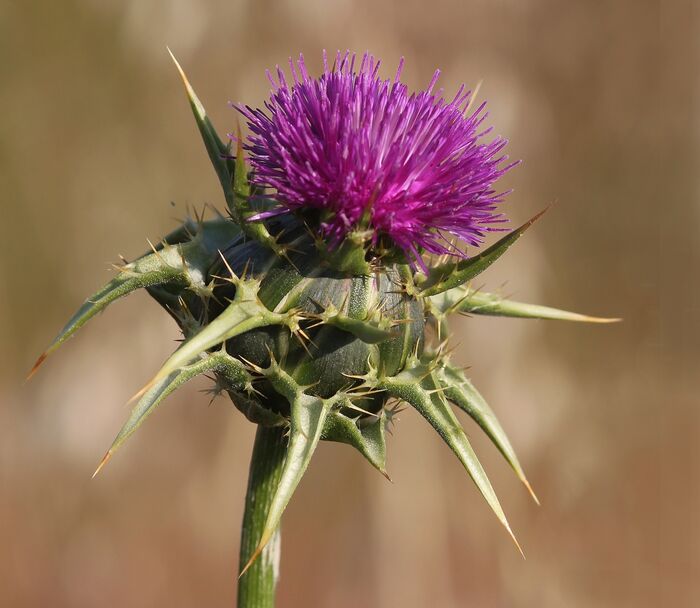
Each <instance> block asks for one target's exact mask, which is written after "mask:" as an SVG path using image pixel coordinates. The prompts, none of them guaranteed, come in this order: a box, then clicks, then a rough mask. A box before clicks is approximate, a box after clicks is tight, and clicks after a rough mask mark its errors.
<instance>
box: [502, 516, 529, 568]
mask: <svg viewBox="0 0 700 608" xmlns="http://www.w3.org/2000/svg"><path fill="white" fill-rule="evenodd" d="M503 525H504V526H505V528H506V530H508V534H510V537H511V538H512V539H513V542H514V543H515V546H516V547H517V548H518V551H519V552H520V555H522V558H523V559H525V553H523V549H522V547H521V546H520V543H519V542H518V539H517V538H515V534H513V530H511V529H510V524H509V523H508V522H507V521H506V520H505V519H504V520H503Z"/></svg>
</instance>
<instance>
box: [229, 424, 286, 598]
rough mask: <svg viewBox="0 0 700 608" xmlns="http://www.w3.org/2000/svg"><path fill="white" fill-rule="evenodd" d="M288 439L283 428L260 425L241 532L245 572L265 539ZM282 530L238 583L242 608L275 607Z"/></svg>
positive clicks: (251, 462)
mask: <svg viewBox="0 0 700 608" xmlns="http://www.w3.org/2000/svg"><path fill="white" fill-rule="evenodd" d="M286 454H287V440H286V439H285V437H284V429H283V428H280V427H264V426H258V432H257V434H256V435H255V445H254V446H253V455H252V457H251V459H250V473H249V475H248V491H247V493H246V497H245V513H244V514H243V526H242V530H241V553H240V567H241V569H242V568H243V567H244V566H245V565H246V564H247V563H248V560H249V559H250V557H251V555H253V553H254V552H255V549H256V548H257V546H258V542H259V541H260V537H261V536H262V532H263V528H264V526H265V520H266V519H267V514H268V511H269V509H270V503H271V502H272V497H273V496H274V493H275V490H276V489H277V485H278V484H279V480H280V475H281V473H282V467H283V465H284V459H285V456H286ZM279 559H280V531H279V529H278V530H277V531H276V532H275V535H274V536H273V537H272V539H271V540H270V542H269V543H268V545H267V546H266V547H265V548H264V549H263V551H262V553H261V554H260V556H259V557H258V559H256V560H255V561H254V562H253V564H252V565H251V566H250V568H248V570H247V571H246V573H245V574H244V575H243V576H242V577H241V578H240V580H239V581H238V608H274V605H275V588H276V587H277V580H278V578H279Z"/></svg>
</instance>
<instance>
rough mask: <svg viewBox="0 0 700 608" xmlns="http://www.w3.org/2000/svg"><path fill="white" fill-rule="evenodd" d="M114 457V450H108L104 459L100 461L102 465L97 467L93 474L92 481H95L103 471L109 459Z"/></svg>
mask: <svg viewBox="0 0 700 608" xmlns="http://www.w3.org/2000/svg"><path fill="white" fill-rule="evenodd" d="M111 457H112V450H107V452H106V453H105V455H104V456H103V457H102V460H100V464H98V465H97V468H96V469H95V472H94V473H93V474H92V477H91V478H90V479H95V477H96V476H97V474H98V473H99V472H100V471H101V470H102V467H104V466H105V465H106V464H107V462H108V461H109V459H110V458H111Z"/></svg>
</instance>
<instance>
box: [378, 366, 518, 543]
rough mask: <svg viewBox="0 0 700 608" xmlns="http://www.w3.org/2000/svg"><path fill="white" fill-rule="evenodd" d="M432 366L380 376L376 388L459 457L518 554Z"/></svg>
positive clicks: (487, 482) (492, 491)
mask: <svg viewBox="0 0 700 608" xmlns="http://www.w3.org/2000/svg"><path fill="white" fill-rule="evenodd" d="M433 367H434V366H433V364H432V362H430V363H428V364H422V365H419V366H417V367H415V368H413V369H407V370H404V371H403V372H401V373H400V374H398V375H397V376H393V377H387V378H384V379H381V380H380V381H379V385H378V388H382V389H384V390H386V391H387V392H388V394H389V395H391V396H392V397H396V398H398V399H401V400H403V401H405V402H406V403H408V404H409V405H411V406H412V407H413V408H414V409H415V410H417V411H418V412H419V413H420V414H421V415H422V416H423V417H424V418H425V419H426V420H427V421H428V422H429V423H430V424H431V426H432V427H433V428H434V429H435V430H436V431H437V432H438V434H439V435H440V436H441V437H442V438H443V440H444V441H445V443H446V444H447V445H448V446H449V447H450V448H451V449H452V451H453V452H454V453H455V455H456V456H457V458H459V460H460V462H461V463H462V465H463V466H464V468H465V469H466V470H467V472H468V473H469V475H470V477H471V478H472V480H473V481H474V483H475V484H476V487H477V488H478V489H479V491H480V492H481V495H482V496H483V497H484V499H485V500H486V502H487V503H488V505H489V506H490V507H491V509H492V511H493V512H494V513H495V514H496V517H498V519H499V521H500V522H501V524H503V526H504V527H505V529H506V530H507V531H508V533H509V534H510V536H511V538H512V539H513V541H514V542H515V545H516V546H517V547H518V550H519V551H520V552H521V553H522V549H520V545H519V544H518V541H517V540H516V539H515V535H514V534H513V531H512V530H511V528H510V525H509V524H508V520H507V519H506V516H505V513H504V512H503V509H502V508H501V504H500V503H499V501H498V497H497V496H496V493H495V491H494V489H493V487H492V486H491V482H490V481H489V479H488V477H487V476H486V473H485V471H484V469H483V467H482V466H481V463H480V462H479V459H478V458H477V456H476V454H475V453H474V450H473V449H472V447H471V445H470V443H469V440H468V439H467V436H466V435H465V433H464V429H462V427H461V425H460V424H459V421H458V420H457V418H456V416H455V414H454V412H453V411H452V409H451V408H450V406H449V404H448V403H447V401H446V400H445V398H444V396H443V395H442V389H443V387H442V385H441V384H440V382H439V380H438V379H437V378H436V377H435V372H434V370H433Z"/></svg>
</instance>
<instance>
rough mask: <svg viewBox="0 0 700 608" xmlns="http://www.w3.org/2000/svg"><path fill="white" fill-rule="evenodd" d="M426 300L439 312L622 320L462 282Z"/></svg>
mask: <svg viewBox="0 0 700 608" xmlns="http://www.w3.org/2000/svg"><path fill="white" fill-rule="evenodd" d="M430 302H431V305H432V306H434V307H435V308H436V309H437V310H438V311H440V312H443V313H450V312H464V313H470V314H476V315H491V316H496V317H517V318H521V319H547V320H551V321H574V322H579V323H615V322H618V321H621V320H622V319H618V318H605V317H591V316H588V315H583V314H580V313H576V312H569V311H567V310H559V309H557V308H550V307H549V306H539V305H537V304H527V303H525V302H515V301H513V300H507V299H505V298H502V297H501V296H499V295H497V294H494V293H485V292H483V291H479V290H472V289H471V288H470V287H467V286H463V285H462V286H459V287H454V288H452V289H450V290H449V291H445V292H443V293H440V294H437V295H434V296H432V297H431V298H430Z"/></svg>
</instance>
